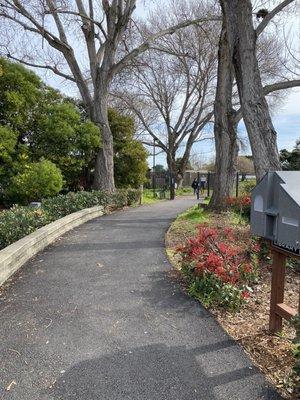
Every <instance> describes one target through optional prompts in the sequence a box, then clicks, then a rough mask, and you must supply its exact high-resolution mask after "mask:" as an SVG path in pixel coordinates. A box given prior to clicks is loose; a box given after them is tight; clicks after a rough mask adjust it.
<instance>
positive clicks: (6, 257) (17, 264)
mask: <svg viewBox="0 0 300 400" xmlns="http://www.w3.org/2000/svg"><path fill="white" fill-rule="evenodd" d="M101 215H103V207H102V206H95V207H90V208H85V209H83V210H80V211H77V212H75V213H72V214H69V215H66V216H65V217H63V218H60V219H58V220H56V221H54V222H51V223H50V224H47V225H45V226H43V227H42V228H39V229H37V230H36V231H34V232H32V233H31V234H29V235H27V236H24V237H23V238H22V239H20V240H18V241H16V242H14V243H12V244H11V245H9V246H7V247H5V248H4V249H2V250H1V251H0V286H1V285H2V284H3V283H4V282H6V281H7V279H8V278H10V277H11V276H12V275H13V274H14V273H15V272H16V271H17V270H18V269H19V268H21V267H22V265H24V264H25V263H26V262H27V261H28V260H30V258H32V257H33V256H35V255H36V254H37V253H38V252H39V251H41V250H43V249H45V248H46V247H47V246H48V245H49V244H51V243H53V242H54V240H56V239H57V238H58V237H60V236H62V235H63V234H64V233H66V232H68V231H69V230H71V229H73V228H75V227H76V226H78V225H81V224H83V223H85V222H87V221H89V220H91V219H93V218H96V217H100V216H101Z"/></svg>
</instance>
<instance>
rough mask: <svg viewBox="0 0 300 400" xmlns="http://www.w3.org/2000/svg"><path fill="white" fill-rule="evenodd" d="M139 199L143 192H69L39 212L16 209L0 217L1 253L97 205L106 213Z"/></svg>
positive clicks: (51, 199)
mask: <svg viewBox="0 0 300 400" xmlns="http://www.w3.org/2000/svg"><path fill="white" fill-rule="evenodd" d="M140 196H141V192H140V191H139V190H135V189H122V190H117V191H116V192H115V193H112V194H108V193H105V192H100V191H92V192H77V193H72V192H70V193H68V194H66V195H58V196H56V197H52V198H49V199H45V200H43V202H42V207H41V208H39V209H35V208H31V207H21V206H13V207H12V208H11V209H9V210H5V211H2V212H1V213H0V249H3V248H4V247H6V246H8V245H10V244H12V243H14V242H16V241H17V240H19V239H21V238H22V237H24V236H26V235H29V234H30V233H32V232H34V231H35V230H36V229H38V228H41V227H42V226H44V225H46V224H48V223H50V222H53V221H55V220H57V219H59V218H62V217H64V216H66V215H68V214H71V213H73V212H76V211H80V210H83V209H84V208H89V207H93V206H98V205H99V206H103V207H104V209H106V210H107V209H118V208H123V207H125V206H130V205H132V204H134V203H137V202H138V201H139V199H140Z"/></svg>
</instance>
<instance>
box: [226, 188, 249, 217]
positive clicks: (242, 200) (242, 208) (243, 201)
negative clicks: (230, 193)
mask: <svg viewBox="0 0 300 400" xmlns="http://www.w3.org/2000/svg"><path fill="white" fill-rule="evenodd" d="M227 204H228V206H230V208H232V209H233V210H234V211H235V212H237V213H239V214H240V215H241V216H243V217H245V218H247V219H248V220H250V212H251V197H250V195H248V194H246V195H242V196H239V197H228V198H227Z"/></svg>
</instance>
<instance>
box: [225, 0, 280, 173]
mask: <svg viewBox="0 0 300 400" xmlns="http://www.w3.org/2000/svg"><path fill="white" fill-rule="evenodd" d="M220 3H221V6H222V10H223V15H224V20H225V25H226V30H227V36H228V44H229V51H230V56H231V59H232V62H233V65H234V70H235V76H236V81H237V86H238V91H239V97H240V102H241V108H242V113H243V118H244V122H245V125H246V128H247V132H248V136H249V140H250V144H251V149H252V155H253V161H254V168H255V174H256V177H257V179H261V178H262V176H263V175H264V174H265V172H267V171H269V170H280V169H281V166H280V162H279V154H278V149H277V141H276V139H277V134H276V131H275V129H274V126H273V123H272V120H271V117H270V113H269V107H268V104H267V102H266V99H265V96H264V90H263V86H262V82H261V77H260V71H259V67H258V61H257V57H256V33H255V30H254V28H253V21H252V5H251V1H250V0H220Z"/></svg>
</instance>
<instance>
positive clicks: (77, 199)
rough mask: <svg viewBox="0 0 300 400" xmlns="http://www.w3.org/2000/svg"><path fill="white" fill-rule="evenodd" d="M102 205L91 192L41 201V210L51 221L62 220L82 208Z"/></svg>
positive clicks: (70, 194)
mask: <svg viewBox="0 0 300 400" xmlns="http://www.w3.org/2000/svg"><path fill="white" fill-rule="evenodd" d="M96 205H102V204H101V203H100V202H99V199H98V198H97V196H96V194H95V193H93V192H77V193H73V192H69V193H67V194H65V195H63V194H60V195H58V196H56V197H53V198H49V199H46V200H43V202H42V209H43V210H44V211H45V212H46V213H47V214H48V215H51V218H52V219H53V220H56V219H58V218H62V217H64V216H66V215H68V214H71V213H73V212H76V211H80V210H83V209H84V208H88V207H93V206H96Z"/></svg>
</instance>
